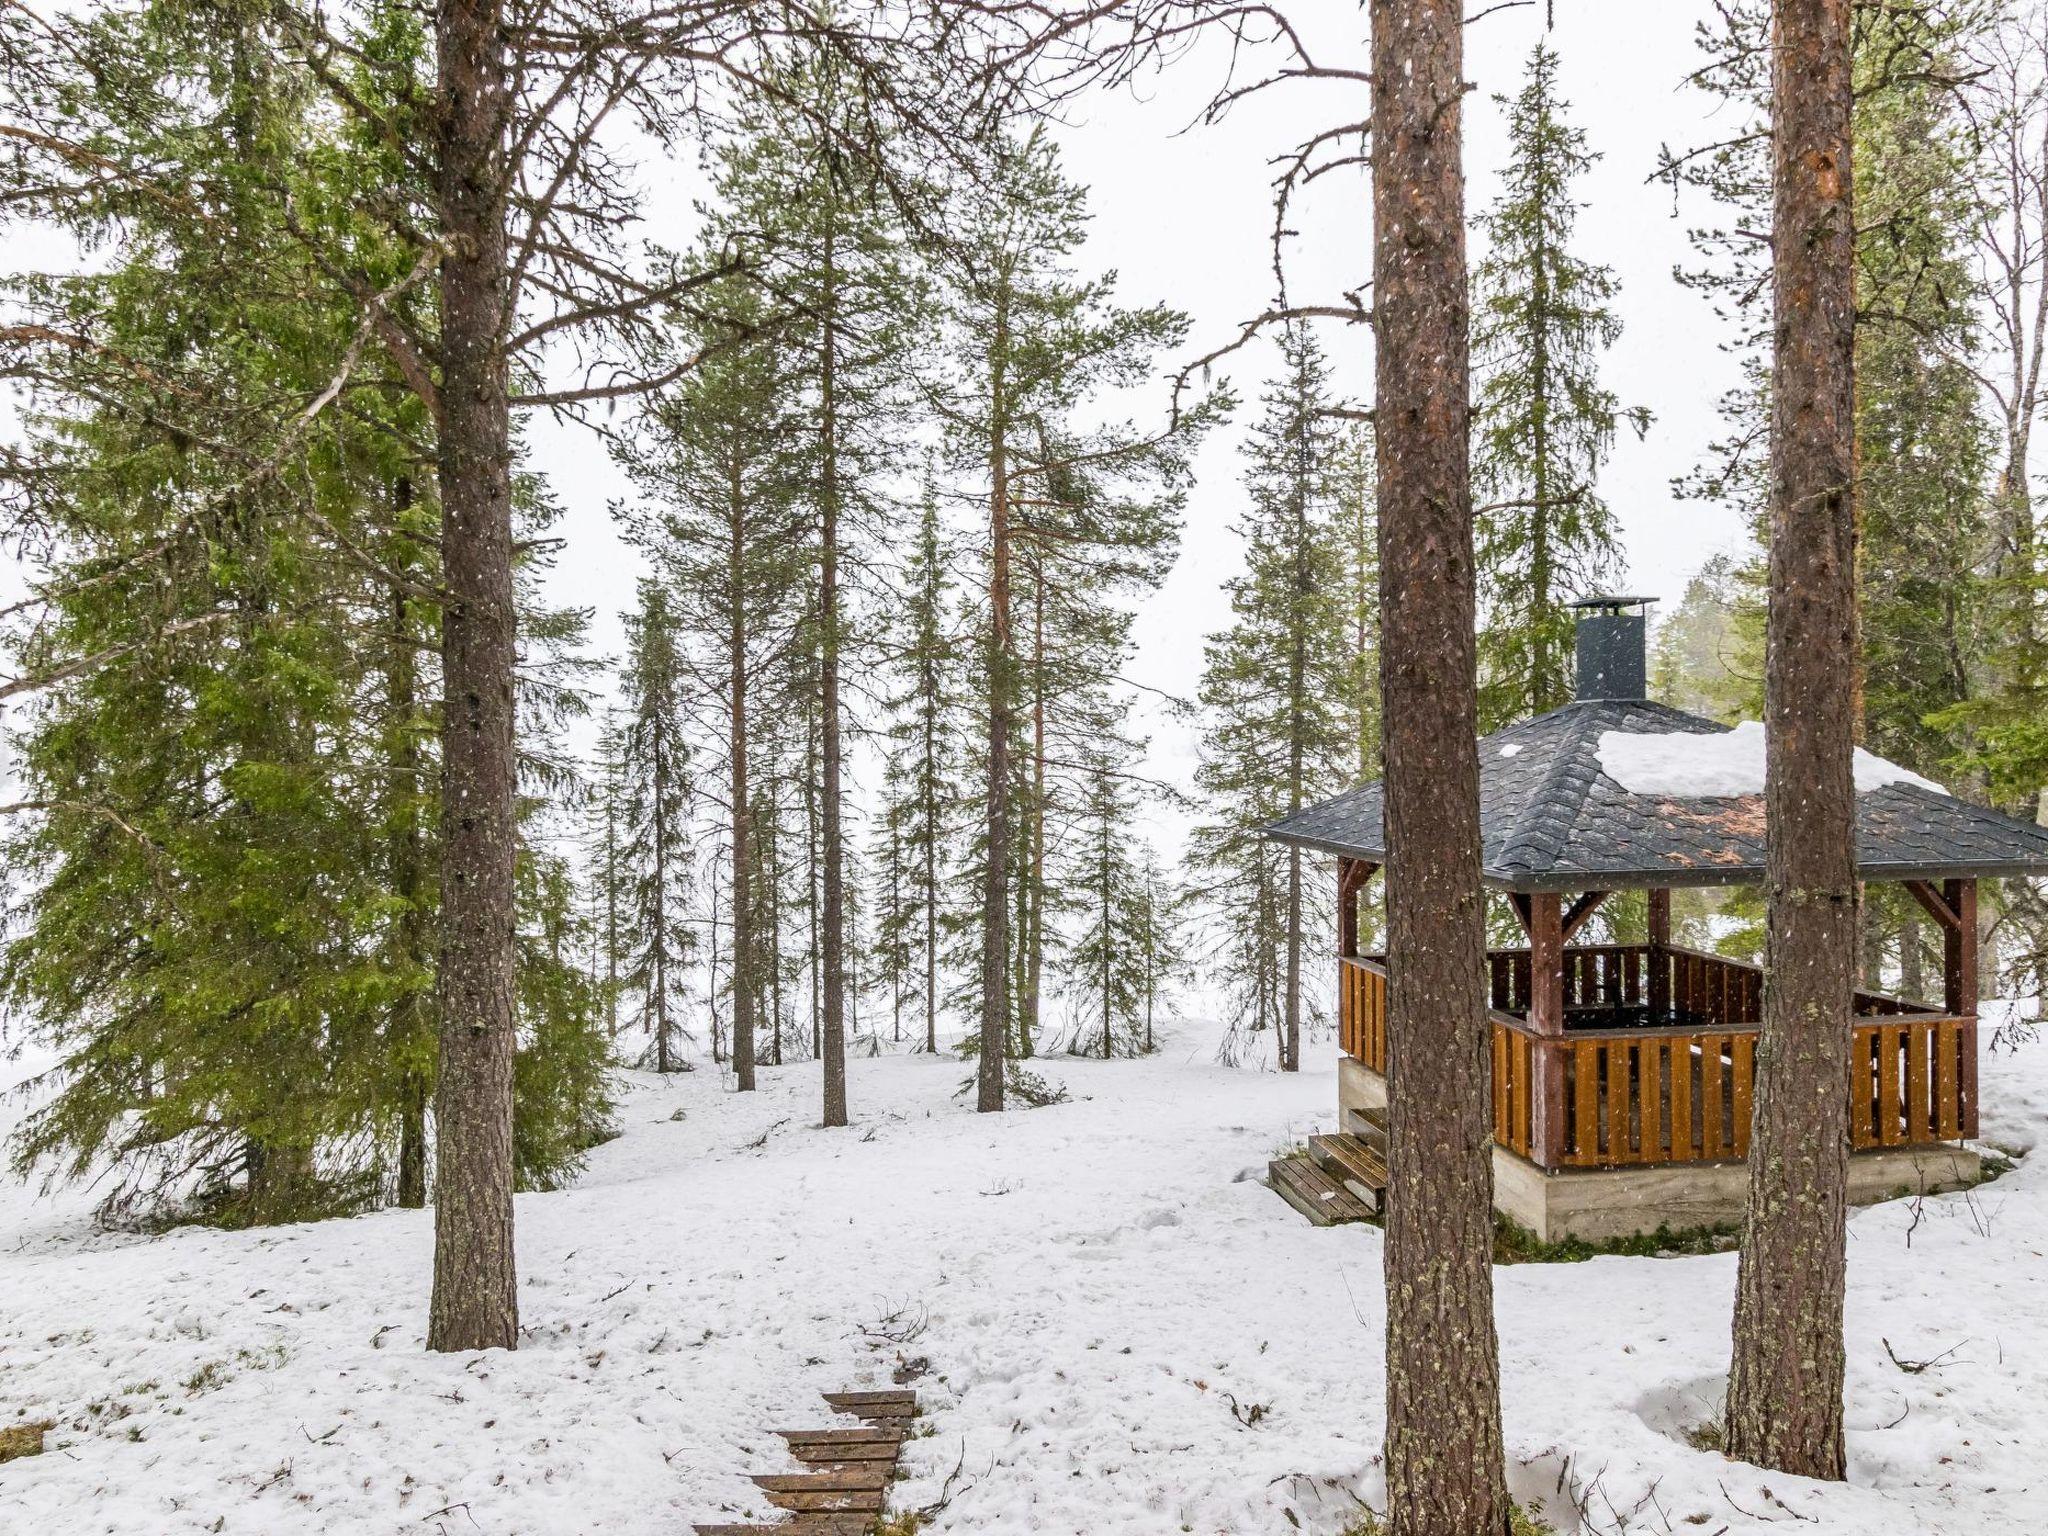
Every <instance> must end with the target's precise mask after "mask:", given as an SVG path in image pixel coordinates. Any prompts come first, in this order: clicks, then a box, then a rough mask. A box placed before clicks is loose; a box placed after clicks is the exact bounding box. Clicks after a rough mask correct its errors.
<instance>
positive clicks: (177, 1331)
mask: <svg viewBox="0 0 2048 1536" xmlns="http://www.w3.org/2000/svg"><path fill="white" fill-rule="evenodd" d="M1213 1046H1214V1038H1213V1032H1212V1031H1210V1030H1208V1029H1206V1028H1204V1027H1200V1026H1193V1025H1190V1026H1186V1027H1184V1028H1183V1029H1181V1030H1180V1031H1179V1032H1177V1033H1176V1034H1175V1035H1174V1036H1173V1037H1172V1038H1171V1039H1170V1040H1169V1041H1168V1042H1167V1045H1166V1048H1165V1049H1164V1050H1163V1051H1162V1052H1161V1053H1160V1054H1159V1055H1158V1056H1156V1057H1154V1058H1152V1059H1150V1060H1146V1061H1141V1062H1115V1063H1103V1062H1089V1061H1068V1060H1064V1059H1061V1060H1056V1061H1053V1062H1050V1063H1046V1064H1045V1065H1044V1070H1045V1072H1046V1073H1047V1075H1049V1076H1051V1077H1054V1078H1057V1079H1059V1080H1061V1081H1063V1082H1064V1083H1066V1084H1067V1085H1068V1087H1069V1088H1070V1089H1071V1091H1072V1093H1073V1095H1074V1098H1073V1102H1071V1103H1067V1104H1064V1105H1059V1106H1055V1107H1051V1108H1046V1109H1036V1110H1029V1111H1024V1112H1020V1113H1013V1114H1008V1115H1004V1116H1000V1117H997V1116H978V1115H975V1114H973V1113H972V1112H971V1111H970V1110H969V1109H968V1108H967V1106H966V1102H965V1101H964V1100H963V1099H961V1098H959V1097H956V1094H955V1090H956V1089H957V1088H958V1087H959V1086H960V1084H961V1082H962V1080H963V1078H964V1077H965V1075H966V1072H965V1069H964V1068H962V1067H961V1066H960V1065H959V1064H958V1063H956V1062H954V1061H952V1060H950V1059H947V1060H933V1059H931V1058H928V1057H914V1056H913V1057H884V1058H881V1059H878V1060H863V1061H859V1062H856V1063H855V1064H854V1066H853V1071H852V1095H853V1103H854V1106H855V1116H856V1124H855V1125H854V1126H853V1127H852V1128H851V1129H849V1130H840V1131H825V1130H821V1129H818V1128H817V1127H816V1126H815V1124H814V1121H815V1118H816V1116H815V1104H816V1099H817V1088H818V1079H817V1074H816V1070H815V1069H814V1068H811V1067H792V1068H787V1069H783V1070H779V1071H770V1072H767V1073H766V1074H765V1075H764V1081H765V1087H764V1089H763V1091H761V1092H760V1093H758V1094H755V1095H753V1096H751V1097H747V1098H742V1097H739V1096H737V1095H734V1094H732V1093H730V1092H728V1091H726V1090H725V1088H724V1086H723V1085H722V1084H721V1083H720V1081H719V1078H718V1076H717V1075H716V1074H715V1073H713V1072H712V1071H709V1070H705V1071H699V1072H696V1073H693V1074H691V1075H688V1076H685V1077H682V1078H679V1079H672V1080H670V1081H667V1082H661V1081H656V1080H654V1079H652V1078H648V1077H639V1078H636V1079H634V1080H633V1081H632V1085H631V1090H630V1092H629V1093H628V1095H627V1096H626V1099H625V1103H624V1106H623V1110H622V1113H621V1116H620V1120H621V1124H622V1126H623V1129H624V1135H623V1136H622V1137H621V1138H620V1139H619V1140H618V1141H616V1142H614V1143H612V1144H611V1145H609V1146H607V1147H605V1148H603V1149H602V1150H600V1151H599V1152H598V1153H597V1154H596V1156H595V1157H594V1158H593V1160H592V1164H591V1168H590V1170H589V1173H588V1175H587V1176H586V1177H585V1178H584V1179H583V1180H582V1182H581V1183H580V1185H579V1186H578V1187H577V1188H575V1189H572V1190H569V1191H566V1192H563V1193H559V1194H550V1195H529V1196H522V1197H521V1198H520V1202H519V1248H520V1262H521V1268H522V1272H523V1275H524V1277H525V1278H524V1281H523V1285H522V1292H521V1303H522V1308H523V1316H524V1322H525V1327H526V1336H525V1340H524V1343H523V1346H522V1348H521V1349H520V1350H519V1351H518V1352H517V1353H515V1354H492V1355H484V1356H474V1357H436V1356H431V1355H428V1354H426V1353H425V1352H424V1351H423V1349H422V1348H421V1340H422V1331H423V1322H424V1313H425V1301H426V1288H427V1275H428V1259H429V1245H430V1229H429V1220H428V1218H427V1216H425V1215H424V1214H421V1213H402V1212H395V1211H393V1212H386V1213H383V1214H380V1215H375V1216H368V1217H364V1218H361V1219H358V1220H352V1221H336V1222H327V1223H323V1224H319V1225H313V1226H304V1227H294V1228H287V1229H282V1230H271V1231H264V1232H251V1233H232V1234H231V1233H221V1232H210V1231H203V1230H186V1231H180V1232H176V1233H173V1234H171V1235H168V1236H164V1237H159V1238H153V1239H137V1238H132V1237H115V1236H109V1235H105V1234H98V1235H96V1234H94V1233H93V1232H92V1231H91V1230H90V1227H89V1224H88V1222H87V1220H86V1214H85V1213H86V1209H87V1205H88V1201H87V1199H86V1197H84V1196H82V1195H79V1194H63V1195H59V1196H58V1197H56V1198H55V1199H54V1200H44V1199H39V1198H36V1197H34V1195H33V1194H32V1192H30V1191H27V1190H23V1189H19V1188H13V1187H10V1188H8V1189H6V1190H5V1191H4V1192H0V1423H4V1422H8V1421H13V1420H17V1419H41V1418H48V1419H54V1420H56V1421H57V1424H58V1427H57V1429H56V1430H54V1431H53V1432H52V1433H51V1435H50V1437H49V1450H48V1452H47V1453H46V1454H45V1455H43V1456H41V1457H37V1458H32V1459H26V1460H19V1461H15V1462H12V1463H9V1464H7V1465H5V1466H0V1532H4V1533H6V1536H17V1533H19V1536H30V1533H33V1536H73V1533H89V1532H123V1533H135V1536H173V1533H183V1532H221V1533H227V1536H233V1533H249V1536H281V1533H299V1532H350V1533H357V1532H361V1533H387V1532H391V1533H396V1532H415V1533H422V1536H425V1533H434V1532H448V1533H484V1536H511V1533H515V1532H516V1533H534V1536H540V1533H548V1536H567V1533H583V1532H591V1533H597V1532H603V1533H613V1532H636V1533H646V1536H659V1533H665V1532H673V1533H678V1536H680V1533H686V1532H687V1531H688V1529H689V1524H690V1522H691V1520H692V1519H698V1520H708V1519H717V1518H725V1519H737V1518H741V1517H742V1514H743V1513H752V1514H763V1513H766V1511H765V1510H764V1508H763V1506H761V1505H760V1504H759V1503H757V1502H756V1501H755V1500H754V1498H753V1497H752V1492H753V1491H752V1488H751V1486H750V1484H749V1483H748V1482H747V1480H746V1477H745V1474H746V1473H748V1472H756V1471H769V1470H774V1469H776V1468H777V1467H778V1466H779V1465H782V1460H781V1458H782V1455H783V1453H782V1451H781V1448H780V1444H779V1442H778V1441H777V1440H776V1439H775V1438H774V1436H773V1435H771V1434H770V1433H769V1431H770V1430H771V1429H773V1428H775V1427H777V1426H804V1425H811V1424H816V1423H821V1422H824V1421H825V1420H824V1414H823V1410H822V1405H821V1404H820V1403H819V1402H818V1397H817V1394H818V1393H819V1392H821V1391H823V1390H827V1389H831V1388H837V1387H841V1386H847V1385H861V1384H868V1385H878V1386H880V1385H888V1384H889V1382H890V1379H891V1377H892V1374H894V1373H895V1372H896V1371H897V1370H898V1368H899V1366H900V1365H902V1364H905V1363H907V1364H909V1365H910V1366H911V1368H912V1369H913V1370H922V1371H923V1372H924V1374H921V1375H918V1376H917V1377H916V1380H915V1385H916V1386H917V1387H918V1389H919V1390H920V1391H921V1393H922V1394H923V1398H924V1403H925V1407H926V1411H927V1414H928V1416H929V1417H928V1419H927V1423H928V1425H929V1434H928V1437H927V1438H922V1439H918V1440H916V1441H914V1442H913V1444H912V1445H911V1447H910V1449H909V1453H908V1455H907V1456H906V1458H905V1465H906V1468H907V1469H908V1470H909V1472H910V1473H911V1474H912V1478H911V1480H910V1481H908V1482H906V1483H904V1484H902V1485H900V1487H899V1490H898V1493H897V1496H896V1497H897V1500H898V1504H899V1506H910V1505H917V1504H925V1503H933V1502H936V1501H938V1500H940V1499H941V1497H942V1491H943V1494H944V1496H945V1498H946V1500H947V1502H946V1503H945V1506H944V1508H943V1509H942V1510H941V1511H940V1512H939V1513H938V1515H937V1517H936V1520H935V1524H934V1528H935V1529H936V1530H939V1531H959V1532H972V1533H976V1536H994V1533H1001V1532H1012V1533H1023V1532H1032V1533H1049V1536H1058V1533H1066V1532H1074V1533H1087V1536H1107V1533H1112V1532H1128V1533H1153V1532H1158V1533H1168V1532H1177V1531H1186V1532H1197V1533H1226V1532H1227V1533H1231V1536H1256V1533H1266V1532H1272V1533H1286V1532H1296V1531H1300V1532H1308V1533H1330V1532H1336V1531H1339V1530H1341V1529H1343V1528H1344V1526H1345V1525H1346V1524H1347V1523H1349V1522H1350V1521H1351V1520H1353V1519H1354V1518H1355V1516H1356V1511H1357V1507H1358V1503H1357V1501H1359V1500H1363V1501H1365V1502H1366V1503H1368V1504H1373V1505H1377V1504H1378V1503H1379V1501H1380V1497H1381V1483H1380V1479H1379V1474H1378V1469H1377V1464H1376V1457H1377V1453H1378V1449H1379V1440H1380V1423H1381V1415H1380V1397H1381V1391H1382V1384H1383V1383H1382V1373H1381V1365H1380V1339H1381V1327H1382V1308H1381V1299H1380V1280H1379V1267H1380V1237H1379V1234H1378V1232H1376V1231H1374V1230H1372V1229H1368V1228H1361V1227H1351V1228H1334V1229H1328V1230H1317V1229H1313V1228H1311V1227H1309V1226H1308V1225H1307V1224H1306V1223H1305V1222H1303V1221H1302V1219H1301V1218H1300V1217H1299V1216H1297V1215H1296V1214H1295V1213H1294V1212H1293V1211H1291V1210H1290V1209H1288V1207H1287V1206H1285V1205H1284V1204H1282V1202H1281V1201H1280V1199H1279V1198H1278V1197H1277V1196H1275V1195H1274V1194H1272V1193H1271V1192H1270V1191H1269V1190H1267V1189H1266V1188H1265V1187H1264V1186H1263V1185H1262V1184H1261V1183H1259V1182H1258V1178H1259V1176H1260V1175H1261V1174H1262V1173H1263V1171H1264V1168H1265V1164H1266V1160H1267V1159H1268V1158H1269V1157H1271V1156H1272V1155H1274V1154H1275V1153H1276V1152H1278V1151H1279V1150H1281V1149H1282V1148H1284V1147H1286V1146H1288V1145H1290V1144H1292V1143H1295V1142H1297V1141H1299V1140H1300V1139H1301V1138H1302V1137H1304V1136H1306V1135H1307V1134H1308V1133H1309V1132H1310V1131H1312V1130H1316V1129H1319V1128H1327V1127H1328V1125H1329V1123H1330V1121H1331V1119H1332V1118H1333V1113H1332V1101H1333V1099H1334V1081H1333V1058H1332V1055H1331V1052H1330V1048H1329V1047H1324V1048H1322V1050H1321V1051H1320V1052H1318V1053H1316V1054H1315V1055H1314V1056H1313V1058H1312V1059H1311V1062H1310V1069H1309V1070H1308V1071H1306V1072H1304V1073H1303V1074H1301V1075H1300V1076H1299V1077H1295V1078H1282V1077H1280V1076H1278V1075H1275V1074H1272V1073H1268V1072H1256V1071H1245V1070H1230V1069H1226V1068H1222V1067H1219V1066H1216V1065H1215V1064H1214V1061H1213V1055H1214V1051H1213ZM1985 1085H1986V1086H1985V1094H1986V1132H1987V1137H1988V1139H1990V1140H1993V1141H1996V1142H1999V1143H2001V1144H2004V1145H2007V1146H2010V1147H2012V1148H2014V1149H2023V1148H2030V1147H2032V1146H2033V1145H2034V1144H2035V1143H2036V1141H2037V1140H2039V1139H2040V1137H2041V1134H2042V1130H2043V1128H2044V1126H2048V1045H2042V1046H2034V1047H2028V1048H2024V1049H2022V1050H2021V1051H2020V1052H2019V1053H2018V1054H2016V1055H2005V1056H2000V1057H1998V1058H1996V1059H1994V1060H1992V1061H1990V1062H1988V1063H1987V1069H1986V1073H1985ZM12 1112H13V1111H10V1113H12ZM1849 1266H1850V1268H1849V1273H1850V1298H1849V1412H1848V1417H1849V1451H1850V1482H1849V1483H1848V1485H1847V1486H1840V1487H1826V1486H1821V1485H1816V1484H1812V1483H1807V1482H1803V1481H1800V1480H1799V1479H1796V1478H1788V1477H1779V1476H1773V1475H1759V1474H1758V1473H1757V1472H1755V1471H1754V1470H1751V1469H1748V1468H1745V1467H1741V1466H1737V1465H1735V1464H1732V1463H1730V1462H1727V1461H1725V1460H1724V1459H1723V1458H1721V1457H1720V1456H1719V1455H1717V1454H1715V1453H1713V1452H1711V1451H1704V1450H1697V1449H1694V1448H1692V1447H1691V1446H1690V1445H1689V1444H1688V1443H1687V1441H1686V1438H1685V1432H1686V1430H1687V1429H1688V1427H1690V1426H1692V1425H1695V1424H1697V1423H1699V1422H1700V1421H1701V1420H1703V1419H1705V1418H1707V1417H1708V1415H1709V1413H1710V1410H1711V1406H1712V1404H1713V1401H1714V1399H1715V1396H1716V1393H1717V1392H1718V1390H1719V1383H1720V1379H1721V1372H1722V1371H1723V1370H1724V1369H1725V1366H1726V1360H1727V1354H1728V1312H1729V1301H1730V1294H1731V1291H1732V1288H1733V1283H1734V1275H1735V1260H1734V1257H1733V1256H1732V1255H1718V1256H1713V1257H1706V1258H1683V1259H1669V1260H1634V1259H1602V1260H1597V1261H1595V1262H1593V1263H1589V1264H1578V1265H1556V1266H1540V1267H1539V1266H1525V1267H1520V1268H1513V1269H1504V1270H1500V1271H1497V1282H1498V1299H1499V1316H1500V1334H1501V1355H1502V1385H1503V1391H1504V1396H1505V1402H1506V1418H1507V1441H1508V1449H1509V1453H1510V1456H1511V1458H1512V1462H1513V1469H1514V1470H1513V1483H1514V1487H1515V1491H1516V1493H1517V1494H1518V1495H1519V1496H1520V1497H1522V1498H1523V1499H1524V1500H1527V1501H1535V1502H1541V1503H1542V1504H1543V1505H1544V1507H1545V1509H1546V1512H1547V1514H1548V1516H1549V1518H1550V1519H1551V1520H1552V1521H1553V1523H1555V1524H1556V1525H1557V1526H1558V1528H1559V1529H1560V1530H1573V1529H1588V1530H1595V1531H1602V1532H1606V1531H1615V1530H1623V1529H1625V1530H1630V1531H1642V1532H1659V1533H1665V1532H1685V1531H1689V1530H1695V1529H1696V1530H1699V1531H1701V1532H1702V1533H1707V1536H1711V1533H1715V1532H1720V1531H1727V1532H1762V1531H1775V1532H1778V1533H1781V1536H1782V1533H1786V1532H1791V1531H1795V1530H1797V1531H1813V1532H1816V1533H1842V1536H1909V1533H1911V1536H1922V1533H1929V1532H1935V1533H1942V1532H1951V1533H1956V1536H1963V1533H1969V1536H1991V1533H2004V1532H2011V1533H2016V1536H2017V1533H2026V1536H2037V1533H2039V1532H2040V1531H2041V1530H2042V1529H2043V1528H2044V1527H2048V1468H2044V1464H2043V1463H2044V1456H2043V1448H2044V1446H2048V1308H2044V1307H2043V1306H2042V1304H2041V1297H2042V1296H2043V1295H2044V1294H2048V1158H2029V1159H2026V1160H2025V1161H2023V1162H2022V1163H2021V1165H2020V1166H2019V1168H2018V1170H2017V1171H2015V1172H2014V1173H2012V1174H2010V1175H2009V1176H2007V1177H2006V1178H2004V1179H2002V1180H2000V1181H1998V1182H1997V1183H1995V1184H1993V1185H1990V1186H1988V1187H1987V1188H1985V1189H1983V1190H1981V1191H1979V1192H1977V1193H1976V1194H1975V1195H1974V1196H1971V1197H1967V1198H1966V1197H1960V1196H1958V1197H1950V1198H1944V1199H1935V1200H1928V1201H1925V1202H1922V1203H1907V1202H1899V1203H1894V1204H1891V1205H1887V1206H1882V1207H1878V1208H1875V1209H1871V1210H1867V1211H1864V1212H1861V1213H1859V1214H1858V1215H1857V1216H1856V1217H1855V1219H1854V1221H1853V1223H1852V1225H1851V1229H1850V1258H1849ZM891 1335H895V1336H896V1337H895V1338H892V1337H890V1336H891ZM1893 1355H1896V1357H1897V1359H1898V1360H1899V1361H1901V1362H1904V1364H1903V1366H1902V1365H1901V1364H1895V1363H1893V1359H1892V1356H1893ZM1921 1362H1931V1363H1929V1364H1926V1365H1925V1366H1924V1367H1922V1366H1921ZM1574 1502H1576V1503H1577V1505H1579V1506H1580V1507H1581V1508H1582V1510H1583V1514H1582V1515H1581V1514H1578V1513H1575V1512H1574V1508H1573V1506H1574Z"/></svg>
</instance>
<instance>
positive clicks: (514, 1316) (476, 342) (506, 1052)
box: [427, 0, 519, 1350]
mask: <svg viewBox="0 0 2048 1536" xmlns="http://www.w3.org/2000/svg"><path fill="white" fill-rule="evenodd" d="M503 19H504V18H503V15H502V8H501V6H500V4H498V3H497V0H443V3H442V4H441V6H440V7H439V9H438V11H437V12H436V15H435V42H436V49H437V55H438V74H439V79H440V100H439V102H438V112H437V127H436V132H437V136H438V138H439V141H440V142H439V145H438V150H439V155H438V162H439V163H438V177H437V185H436V188H435V192H436V198H437V201H438V203H439V212H440V216H441V232H442V236H443V238H444V240H445V241H446V243H447V246H448V250H447V254H446V255H445V256H443V258H442V261H441V279H440V281H441V338H440V361H441V389H440V399H441V423H440V427H441V441H440V453H439V466H438V467H439V470H440V480H441V547H442V582H443V585H444V587H445V589H446V592H447V597H446V599H445V606H444V610H443V616H442V659H441V665H442V677H443V686H444V689H445V695H446V696H445V699H444V702H443V705H442V714H441V764H442V795H441V860H442V863H441V957H440V972H439V977H438V983H437V992H438V1001H439V1005H440V1014H441V1068H440V1076H439V1079H438V1082H437V1087H436V1092H435V1100H434V1119H435V1125H436V1129H437V1133H438V1134H437V1136H436V1138H435V1152H436V1157H435V1186H434V1202H435V1203H434V1294H433V1303H432V1308H431V1312H430V1316H429V1319H428V1324H427V1347H428V1348H429V1349H435V1350H466V1349H512V1348H514V1347H516V1346H517V1344H518V1341H519V1297H518V1291H517V1282H516V1279H515V1275H514V1260H513V1250H512V1054H513V1043H514V1042H513V1015H512V997H513V974H512V967H513V927H514V922H515V910H514V904H513V896H514V892H513V860H514V857H515V846H514V839H515V836H516V829H515V827H514V824H513V810H514V795H515V791H516V781H515V778H514V764H513V756H512V730H513V667H514V663H515V659H516V658H515V642H516V636H515V625H516V618H515V614H514V608H513V589H512V474H511V469H512V430H511V415H510V410H509V407H508V403H507V384H508V380H507V369H506V358H505V349H504V345H503V339H502V338H503V335H504V329H505V323H506V307H507V304H508V302H509V294H510V285H509V276H508V271H507V267H506V244H505V197H506V188H507V181H506V168H505V152H504V142H503V141H504V133H505V117H506V109H507V89H506V66H505V44H504V32H503Z"/></svg>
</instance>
